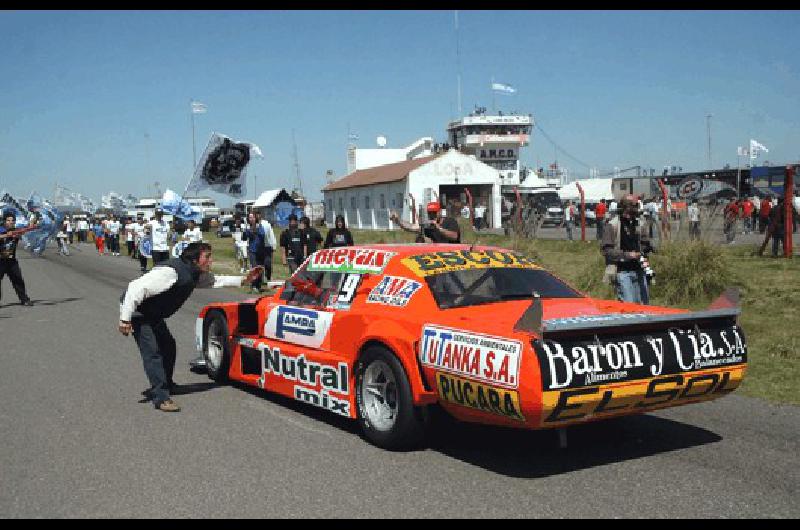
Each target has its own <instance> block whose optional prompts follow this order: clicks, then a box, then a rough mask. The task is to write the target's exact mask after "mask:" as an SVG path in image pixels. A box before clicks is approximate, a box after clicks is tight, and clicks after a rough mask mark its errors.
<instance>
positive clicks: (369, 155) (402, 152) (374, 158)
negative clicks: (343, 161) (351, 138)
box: [347, 136, 433, 173]
mask: <svg viewBox="0 0 800 530" xmlns="http://www.w3.org/2000/svg"><path fill="white" fill-rule="evenodd" d="M432 154H433V138H430V137H427V136H426V137H424V138H420V139H419V140H417V141H416V142H414V143H412V144H411V145H409V146H407V147H402V148H400V149H388V148H385V147H381V148H378V149H360V148H358V147H356V146H355V145H352V144H351V145H350V146H348V148H347V172H348V173H353V172H354V171H358V170H360V169H369V168H371V167H377V166H385V165H386V164H394V163H397V162H402V161H404V160H414V159H416V158H422V157H425V156H431V155H432Z"/></svg>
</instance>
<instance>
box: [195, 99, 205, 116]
mask: <svg viewBox="0 0 800 530" xmlns="http://www.w3.org/2000/svg"><path fill="white" fill-rule="evenodd" d="M206 112H208V107H207V106H206V104H205V103H200V102H199V101H192V114H205V113H206Z"/></svg>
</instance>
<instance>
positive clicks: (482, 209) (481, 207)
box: [474, 202, 486, 230]
mask: <svg viewBox="0 0 800 530" xmlns="http://www.w3.org/2000/svg"><path fill="white" fill-rule="evenodd" d="M485 215H486V205H485V204H484V203H483V202H480V203H479V204H478V206H476V207H475V221H474V223H475V230H481V229H482V228H484V216H485Z"/></svg>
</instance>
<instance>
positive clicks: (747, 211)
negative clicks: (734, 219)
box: [741, 197, 753, 234]
mask: <svg viewBox="0 0 800 530" xmlns="http://www.w3.org/2000/svg"><path fill="white" fill-rule="evenodd" d="M741 214H742V222H743V224H744V233H745V234H751V233H752V232H753V226H752V225H751V224H750V223H751V219H752V218H753V201H751V200H750V197H745V198H744V200H743V201H742V207H741Z"/></svg>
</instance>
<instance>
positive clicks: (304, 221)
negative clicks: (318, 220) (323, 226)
mask: <svg viewBox="0 0 800 530" xmlns="http://www.w3.org/2000/svg"><path fill="white" fill-rule="evenodd" d="M300 222H301V223H303V224H304V225H306V226H311V219H309V218H308V217H306V216H305V215H304V216H303V217H301V218H300Z"/></svg>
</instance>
